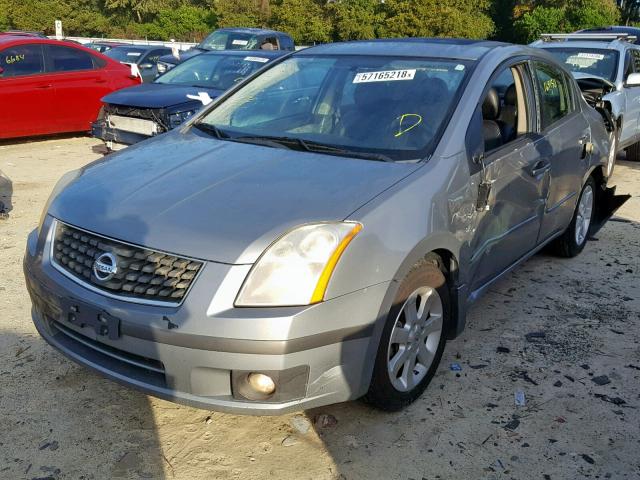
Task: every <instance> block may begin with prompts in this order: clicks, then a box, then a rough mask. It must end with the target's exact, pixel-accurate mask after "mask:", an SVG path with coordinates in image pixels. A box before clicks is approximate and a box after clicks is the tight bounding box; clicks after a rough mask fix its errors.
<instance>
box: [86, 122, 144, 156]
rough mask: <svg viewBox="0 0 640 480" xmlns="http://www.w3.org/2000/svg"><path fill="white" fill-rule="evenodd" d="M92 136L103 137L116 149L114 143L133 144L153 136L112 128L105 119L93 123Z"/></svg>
mask: <svg viewBox="0 0 640 480" xmlns="http://www.w3.org/2000/svg"><path fill="white" fill-rule="evenodd" d="M91 136H93V137H95V138H99V139H101V140H102V141H104V142H105V144H107V146H108V147H109V149H114V150H115V149H116V148H112V147H113V145H114V144H120V145H133V144H134V143H138V142H141V141H143V140H146V139H148V138H151V137H150V136H148V135H143V134H140V133H134V132H127V131H124V130H118V129H115V128H112V127H110V126H109V125H108V124H107V122H106V120H104V119H100V120H97V121H95V122H93V123H92V124H91Z"/></svg>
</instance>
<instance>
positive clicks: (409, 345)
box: [387, 287, 443, 392]
mask: <svg viewBox="0 0 640 480" xmlns="http://www.w3.org/2000/svg"><path fill="white" fill-rule="evenodd" d="M442 314H443V313H442V300H441V298H440V295H438V292H437V291H436V289H435V288H431V287H420V288H418V289H417V290H415V291H414V292H413V293H412V294H411V295H409V297H408V298H407V300H406V301H405V302H404V304H403V305H402V308H401V309H400V312H399V313H398V317H397V318H396V322H395V325H394V327H393V330H392V331H391V336H390V339H389V346H388V348H387V371H388V373H389V378H390V379H391V383H392V385H393V387H394V388H395V389H396V390H398V391H400V392H409V391H411V390H413V388H414V387H415V386H416V385H418V384H419V383H420V382H421V381H422V379H424V377H425V376H426V374H427V372H428V371H429V368H430V367H431V365H432V364H433V361H434V359H435V356H436V352H437V350H438V345H439V343H440V337H441V335H442V326H443V319H442Z"/></svg>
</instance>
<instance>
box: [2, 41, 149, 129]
mask: <svg viewBox="0 0 640 480" xmlns="http://www.w3.org/2000/svg"><path fill="white" fill-rule="evenodd" d="M138 83H140V78H138V77H135V76H132V75H131V70H130V68H129V67H128V66H125V65H122V64H121V63H120V62H116V61H114V60H111V59H110V58H108V57H105V56H104V55H102V54H101V53H98V52H96V51H95V50H91V49H89V48H86V47H83V46H81V45H79V44H76V43H71V42H64V41H59V40H50V39H47V38H38V37H35V36H34V37H30V36H25V35H11V34H8V35H0V139H5V138H15V137H27V136H32V135H48V134H52V133H63V132H84V131H89V130H90V128H91V123H92V122H94V121H95V120H96V118H97V116H98V111H99V110H100V107H101V106H102V103H101V102H100V99H101V98H102V97H103V96H105V95H106V94H108V93H110V92H112V91H114V90H118V89H120V88H124V87H130V86H132V85H136V84H138Z"/></svg>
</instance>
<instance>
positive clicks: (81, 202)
mask: <svg viewBox="0 0 640 480" xmlns="http://www.w3.org/2000/svg"><path fill="white" fill-rule="evenodd" d="M420 165H421V164H415V163H414V164H400V163H385V162H375V161H371V160H361V159H353V158H344V157H336V156H330V155H322V154H316V153H309V152H299V151H292V150H286V149H280V148H269V147H264V146H256V145H248V144H240V143H235V142H228V141H222V140H217V139H213V138H211V137H209V136H207V135H205V134H203V133H201V132H199V131H197V130H195V129H194V130H192V131H188V132H187V133H181V132H179V131H173V132H170V133H167V134H164V135H161V136H159V137H156V138H154V139H151V140H147V141H145V142H141V143H139V144H136V145H134V146H132V147H129V148H127V149H125V150H123V151H121V152H118V153H117V154H113V155H110V156H108V157H105V158H104V159H102V160H99V161H97V162H94V163H93V164H90V165H88V166H87V167H85V168H84V169H82V170H81V171H80V172H79V176H78V177H77V178H76V179H75V180H73V181H72V182H71V183H70V184H69V185H68V186H67V187H66V188H65V189H63V190H62V192H61V193H59V194H58V196H57V197H56V198H55V199H53V201H52V203H51V206H50V209H49V213H50V214H51V215H53V216H54V217H56V218H58V219H60V220H62V221H64V222H67V223H69V224H71V225H75V226H77V227H81V228H84V229H87V230H89V231H92V232H95V233H99V234H103V235H105V236H109V237H112V238H116V239H120V240H123V241H127V242H130V243H133V244H137V245H142V246H145V247H147V248H151V249H156V250H162V251H166V252H170V253H174V254H178V255H184V256H190V257H196V258H201V259H205V260H210V261H217V262H223V263H230V264H250V263H253V262H255V261H256V259H257V258H258V256H259V255H260V254H261V253H262V252H263V251H264V249H265V248H266V247H267V246H268V245H269V244H271V243H272V242H273V241H274V240H275V239H276V238H278V237H279V236H280V235H281V234H283V233H284V232H286V231H288V230H289V229H291V228H293V227H295V226H297V225H301V224H304V223H309V222H319V221H340V220H344V219H345V218H346V217H348V216H349V215H350V214H351V213H352V212H354V211H355V210H356V209H358V208H359V207H360V206H362V205H363V204H365V203H366V202H367V201H369V200H371V199H372V198H373V197H375V196H376V195H378V194H379V193H380V192H382V191H383V190H385V189H387V188H389V187H390V186H392V185H393V184H394V183H396V182H398V181H399V180H401V179H402V178H404V177H405V176H407V175H409V174H410V173H411V172H413V171H414V170H415V169H417V168H419V166H420ZM365 228H366V226H365Z"/></svg>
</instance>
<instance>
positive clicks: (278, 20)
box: [270, 0, 331, 44]
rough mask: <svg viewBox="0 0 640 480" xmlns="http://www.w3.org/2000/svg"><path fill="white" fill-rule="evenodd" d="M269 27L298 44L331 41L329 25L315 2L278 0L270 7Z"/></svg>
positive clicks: (321, 8)
mask: <svg viewBox="0 0 640 480" xmlns="http://www.w3.org/2000/svg"><path fill="white" fill-rule="evenodd" d="M270 25H271V27H272V28H274V29H276V30H281V31H284V32H287V33H289V35H291V36H292V37H293V39H294V41H295V42H296V43H299V44H313V43H316V42H329V41H331V24H330V22H329V21H328V18H327V14H326V10H325V9H323V7H322V4H321V3H319V2H318V1H317V0H280V1H279V2H278V3H277V4H275V5H273V6H272V7H271V21H270Z"/></svg>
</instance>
